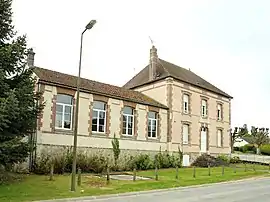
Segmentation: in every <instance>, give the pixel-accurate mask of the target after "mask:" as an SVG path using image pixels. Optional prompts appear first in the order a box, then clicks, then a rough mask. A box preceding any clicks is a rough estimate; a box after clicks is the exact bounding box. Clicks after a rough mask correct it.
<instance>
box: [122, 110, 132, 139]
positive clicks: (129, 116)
mask: <svg viewBox="0 0 270 202" xmlns="http://www.w3.org/2000/svg"><path fill="white" fill-rule="evenodd" d="M132 110H133V109H132ZM133 113H134V110H133ZM123 116H125V117H126V127H125V128H126V131H125V132H126V133H123V129H122V133H123V135H126V136H129V137H130V136H133V134H134V114H132V115H131V114H125V113H123ZM131 117H132V127H131V129H132V132H131V135H130V134H128V120H129V118H131ZM122 123H124V120H122ZM123 127H124V125H123Z"/></svg>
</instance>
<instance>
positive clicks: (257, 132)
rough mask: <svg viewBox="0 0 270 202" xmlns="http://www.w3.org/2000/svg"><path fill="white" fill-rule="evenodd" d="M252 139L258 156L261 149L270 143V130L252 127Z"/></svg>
mask: <svg viewBox="0 0 270 202" xmlns="http://www.w3.org/2000/svg"><path fill="white" fill-rule="evenodd" d="M250 137H251V141H252V144H254V146H255V147H256V148H257V154H260V147H261V146H262V145H264V144H268V143H269V129H268V128H258V127H254V126H252V127H251V131H250Z"/></svg>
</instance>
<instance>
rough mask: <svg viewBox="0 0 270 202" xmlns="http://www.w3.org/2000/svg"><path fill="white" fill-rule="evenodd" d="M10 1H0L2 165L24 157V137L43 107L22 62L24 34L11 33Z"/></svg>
mask: <svg viewBox="0 0 270 202" xmlns="http://www.w3.org/2000/svg"><path fill="white" fill-rule="evenodd" d="M11 4H12V1H11V0H1V1H0V27H1V29H0V86H1V88H0V166H1V165H2V166H4V167H5V168H7V167H9V166H12V165H13V164H14V163H19V162H22V161H24V160H25V158H26V157H27V156H28V154H29V151H30V145H29V143H28V142H27V138H26V137H28V136H29V135H31V134H32V133H33V132H34V130H35V128H36V120H37V118H38V115H39V114H40V112H41V110H42V107H43V105H42V104H38V103H39V100H40V97H41V94H40V93H35V79H34V78H33V77H32V75H33V69H32V68H30V67H28V66H27V65H26V57H27V52H28V50H27V44H26V37H25V36H15V34H16V32H15V31H14V27H13V25H12V18H11V17H12V11H11Z"/></svg>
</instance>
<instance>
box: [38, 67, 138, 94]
mask: <svg viewBox="0 0 270 202" xmlns="http://www.w3.org/2000/svg"><path fill="white" fill-rule="evenodd" d="M34 68H39V69H43V70H46V71H51V72H55V73H60V74H63V75H65V76H72V77H75V78H78V76H75V75H72V74H68V73H63V72H59V71H55V70H51V69H46V68H42V67H37V66H35V67H34ZM80 78H81V79H83V80H87V81H93V82H96V83H100V84H105V85H110V86H113V87H117V88H121V89H124V90H128V91H134V90H130V89H126V88H124V87H122V86H117V85H113V84H109V83H104V82H100V81H97V80H93V79H88V78H84V77H80ZM135 92H138V91H135Z"/></svg>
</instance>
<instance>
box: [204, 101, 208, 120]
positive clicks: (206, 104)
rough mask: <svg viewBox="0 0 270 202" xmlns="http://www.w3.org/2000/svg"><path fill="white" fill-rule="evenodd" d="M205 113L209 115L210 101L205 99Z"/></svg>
mask: <svg viewBox="0 0 270 202" xmlns="http://www.w3.org/2000/svg"><path fill="white" fill-rule="evenodd" d="M205 115H206V116H208V103H207V101H205Z"/></svg>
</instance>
